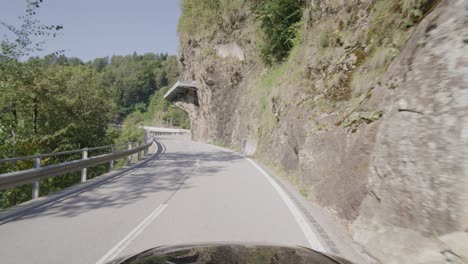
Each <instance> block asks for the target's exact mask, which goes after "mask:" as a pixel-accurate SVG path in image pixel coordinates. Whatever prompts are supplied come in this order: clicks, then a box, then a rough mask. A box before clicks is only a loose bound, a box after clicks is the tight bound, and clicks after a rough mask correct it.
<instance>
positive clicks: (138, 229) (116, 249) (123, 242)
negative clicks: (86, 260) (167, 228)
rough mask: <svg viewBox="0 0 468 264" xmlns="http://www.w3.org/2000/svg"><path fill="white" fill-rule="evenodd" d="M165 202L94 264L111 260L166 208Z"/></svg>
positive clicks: (102, 263) (101, 263)
mask: <svg viewBox="0 0 468 264" xmlns="http://www.w3.org/2000/svg"><path fill="white" fill-rule="evenodd" d="M167 206H168V205H167V204H161V205H159V206H158V208H156V209H155V210H154V211H153V212H152V213H151V214H150V215H149V216H148V217H146V218H145V219H144V220H143V221H142V222H141V223H140V224H139V225H138V226H137V227H135V228H134V229H133V230H132V231H131V232H130V233H128V235H126V236H125V237H124V238H123V239H122V240H121V241H120V242H119V243H117V245H115V246H114V247H113V248H112V249H111V250H109V252H107V253H106V254H105V255H104V256H102V258H101V259H99V260H98V261H97V262H96V264H104V263H107V262H109V261H112V260H113V259H115V257H117V256H118V255H119V254H120V253H122V251H123V250H124V249H125V248H126V247H127V246H128V245H129V244H130V243H131V242H132V241H133V240H134V239H135V238H137V237H138V235H140V234H141V232H143V230H145V228H146V227H148V226H149V225H150V224H151V223H152V222H153V221H154V220H155V219H156V218H157V217H158V216H159V215H160V214H161V213H162V212H163V211H164V210H165V209H166V208H167Z"/></svg>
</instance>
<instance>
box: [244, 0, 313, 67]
mask: <svg viewBox="0 0 468 264" xmlns="http://www.w3.org/2000/svg"><path fill="white" fill-rule="evenodd" d="M304 6H305V1H303V0H264V1H260V0H258V1H256V3H255V4H254V6H253V12H254V14H255V16H256V20H257V21H258V22H259V27H260V30H261V31H262V33H263V39H262V41H261V42H260V45H259V51H260V56H261V58H262V60H263V62H264V63H265V64H267V65H271V64H274V63H277V62H282V61H284V59H285V58H286V57H287V56H288V55H289V52H290V51H291V49H292V48H293V47H294V44H297V41H296V40H297V38H298V37H299V36H298V28H299V26H300V25H301V19H302V14H303V9H304Z"/></svg>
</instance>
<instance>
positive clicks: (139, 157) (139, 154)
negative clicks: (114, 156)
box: [137, 141, 141, 160]
mask: <svg viewBox="0 0 468 264" xmlns="http://www.w3.org/2000/svg"><path fill="white" fill-rule="evenodd" d="M140 146H141V141H138V147H140ZM137 158H138V160H141V151H138V155H137Z"/></svg>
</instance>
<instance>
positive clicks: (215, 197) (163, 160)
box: [0, 136, 323, 264]
mask: <svg viewBox="0 0 468 264" xmlns="http://www.w3.org/2000/svg"><path fill="white" fill-rule="evenodd" d="M158 142H159V152H160V153H158V155H155V156H154V157H153V158H151V159H150V160H149V161H148V162H147V163H146V164H144V165H141V166H139V168H138V169H135V170H132V171H131V172H127V173H123V174H122V173H121V175H110V176H103V177H99V178H101V179H98V180H95V182H94V183H93V182H91V183H89V184H88V185H86V184H85V185H84V187H83V186H81V187H79V188H78V191H74V192H71V194H69V195H66V196H64V197H58V198H57V197H54V196H53V197H44V198H41V199H42V200H41V201H42V202H46V204H45V205H44V204H43V203H42V204H39V205H38V206H32V207H31V208H27V209H23V210H21V211H19V212H16V214H14V215H13V216H10V217H7V218H4V219H2V218H1V217H0V262H1V263H4V264H7V263H47V264H53V263H80V264H82V263H98V264H100V263H105V262H107V261H109V260H111V259H114V258H119V257H122V256H125V255H129V254H133V253H137V252H140V251H142V250H145V249H148V248H151V247H155V246H158V245H169V244H184V243H201V242H243V243H248V242H251V243H263V244H265V243H274V244H283V245H301V246H307V247H311V246H312V247H315V248H318V249H323V248H321V244H320V243H318V241H316V240H315V237H314V236H315V234H314V232H313V231H312V230H311V228H310V227H309V226H308V224H307V223H305V222H304V221H303V220H304V219H303V217H302V215H301V214H300V213H299V211H297V208H296V207H295V206H294V204H292V203H291V200H289V199H288V198H287V197H285V196H284V195H282V191H281V189H280V187H279V186H278V185H277V184H276V183H275V182H274V181H273V180H272V179H271V178H270V177H269V176H268V175H266V173H265V172H264V171H262V170H261V168H259V167H258V166H257V165H255V164H254V163H252V161H250V160H248V159H246V158H244V157H242V156H241V155H239V154H236V153H233V152H230V151H226V150H223V149H221V148H218V147H215V146H211V145H207V144H202V143H197V142H193V141H190V140H188V139H186V138H184V137H181V136H165V137H159V139H158ZM106 177H107V178H106ZM102 179H103V180H102ZM80 188H81V189H80Z"/></svg>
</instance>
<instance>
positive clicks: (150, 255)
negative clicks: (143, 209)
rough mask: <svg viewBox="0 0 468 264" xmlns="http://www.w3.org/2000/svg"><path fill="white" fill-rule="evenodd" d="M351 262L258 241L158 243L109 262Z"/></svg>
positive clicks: (160, 263)
mask: <svg viewBox="0 0 468 264" xmlns="http://www.w3.org/2000/svg"><path fill="white" fill-rule="evenodd" d="M111 263H112V264H117V263H119V264H130V263H131V264H143V263H144V264H151V263H155V264H172V263H173V264H217V263H220V264H221V263H222V264H243V263H249V264H250V263H252V264H261V263H262V264H263V263H265V264H315V263H317V264H351V262H349V261H347V260H344V259H342V258H339V257H336V256H331V255H328V254H325V253H321V252H318V251H315V250H312V249H309V248H306V247H299V246H281V245H258V244H231V243H215V244H186V245H175V246H159V247H155V248H152V249H149V250H146V251H143V252H140V253H138V254H136V255H133V256H129V257H125V258H121V259H118V260H114V261H112V262H110V263H108V264H111Z"/></svg>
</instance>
